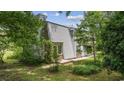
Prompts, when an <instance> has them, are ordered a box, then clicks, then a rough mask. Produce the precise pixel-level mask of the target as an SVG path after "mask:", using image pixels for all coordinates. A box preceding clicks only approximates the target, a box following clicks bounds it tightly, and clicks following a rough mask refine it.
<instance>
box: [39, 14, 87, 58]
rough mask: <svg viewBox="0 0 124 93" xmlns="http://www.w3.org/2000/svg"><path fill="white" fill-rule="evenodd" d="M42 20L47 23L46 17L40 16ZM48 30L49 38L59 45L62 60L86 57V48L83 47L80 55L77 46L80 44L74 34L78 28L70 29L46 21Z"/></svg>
mask: <svg viewBox="0 0 124 93" xmlns="http://www.w3.org/2000/svg"><path fill="white" fill-rule="evenodd" d="M40 17H41V18H42V20H45V21H46V16H44V15H40ZM46 23H47V29H46V31H45V33H46V34H47V37H48V38H49V39H50V40H51V41H52V42H54V43H56V44H57V45H58V52H59V55H60V56H61V58H62V59H73V58H77V57H82V56H86V55H87V53H86V51H85V47H84V46H81V47H80V50H81V53H80V55H78V52H77V49H78V48H79V47H78V48H77V46H78V43H77V42H76V41H75V37H74V32H75V31H76V28H74V27H68V26H64V25H61V24H57V23H53V22H50V21H46Z"/></svg>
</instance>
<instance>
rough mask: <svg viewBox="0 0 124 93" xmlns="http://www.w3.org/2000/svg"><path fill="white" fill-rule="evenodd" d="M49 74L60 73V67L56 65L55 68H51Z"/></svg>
mask: <svg viewBox="0 0 124 93" xmlns="http://www.w3.org/2000/svg"><path fill="white" fill-rule="evenodd" d="M48 71H49V72H52V73H55V72H58V71H59V66H58V65H56V64H54V65H53V66H51V67H50V68H48Z"/></svg>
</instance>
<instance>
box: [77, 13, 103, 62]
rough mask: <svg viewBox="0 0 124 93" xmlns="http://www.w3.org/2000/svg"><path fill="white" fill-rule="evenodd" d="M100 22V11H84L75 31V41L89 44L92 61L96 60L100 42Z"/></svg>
mask: <svg viewBox="0 0 124 93" xmlns="http://www.w3.org/2000/svg"><path fill="white" fill-rule="evenodd" d="M102 24H103V13H102V12H85V16H84V20H82V21H81V24H80V25H79V26H78V29H77V32H76V33H75V35H76V37H77V39H76V41H78V42H80V43H82V44H84V45H87V44H89V45H91V47H92V53H93V56H94V62H96V49H97V46H98V45H99V44H100V43H101V40H100V33H101V29H102V26H103V25H102Z"/></svg>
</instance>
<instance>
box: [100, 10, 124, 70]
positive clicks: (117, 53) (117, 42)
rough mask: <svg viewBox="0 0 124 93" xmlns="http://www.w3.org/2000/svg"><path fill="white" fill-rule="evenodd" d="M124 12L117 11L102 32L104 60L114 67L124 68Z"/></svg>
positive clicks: (116, 68)
mask: <svg viewBox="0 0 124 93" xmlns="http://www.w3.org/2000/svg"><path fill="white" fill-rule="evenodd" d="M123 23H124V12H115V14H113V15H112V16H111V18H110V21H109V22H108V24H107V26H106V29H105V31H104V32H103V33H102V40H103V46H104V52H105V55H106V56H108V57H105V59H104V62H105V64H108V66H109V67H110V68H112V69H115V70H119V71H122V72H123V70H124V24H123Z"/></svg>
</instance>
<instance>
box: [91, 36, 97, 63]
mask: <svg viewBox="0 0 124 93" xmlns="http://www.w3.org/2000/svg"><path fill="white" fill-rule="evenodd" d="M92 43H93V46H92V48H93V58H94V62H96V45H95V36H93V40H92Z"/></svg>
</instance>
